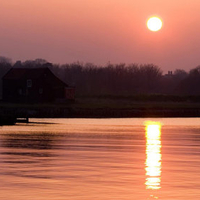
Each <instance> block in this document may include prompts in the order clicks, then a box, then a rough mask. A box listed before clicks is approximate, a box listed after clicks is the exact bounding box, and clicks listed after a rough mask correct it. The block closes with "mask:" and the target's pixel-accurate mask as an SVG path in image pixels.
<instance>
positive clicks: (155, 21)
mask: <svg viewBox="0 0 200 200" xmlns="http://www.w3.org/2000/svg"><path fill="white" fill-rule="evenodd" d="M162 24H163V23H162V20H161V19H160V18H159V17H155V16H154V17H150V18H149V19H148V20H147V27H148V29H149V30H150V31H154V32H156V31H159V30H160V29H161V28H162Z"/></svg>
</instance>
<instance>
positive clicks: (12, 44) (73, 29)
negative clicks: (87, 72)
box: [0, 0, 200, 71]
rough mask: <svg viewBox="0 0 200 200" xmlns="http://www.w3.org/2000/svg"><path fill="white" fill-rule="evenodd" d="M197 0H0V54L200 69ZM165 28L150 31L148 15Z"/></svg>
mask: <svg viewBox="0 0 200 200" xmlns="http://www.w3.org/2000/svg"><path fill="white" fill-rule="evenodd" d="M199 8H200V1H199V0H181V1H180V0H167V1H160V0H138V1H136V0H135V1H134V0H0V24H1V27H0V56H5V57H9V58H11V59H12V60H13V62H15V61H16V60H22V61H25V60H28V59H36V58H43V59H46V60H48V61H49V62H53V63H60V64H64V63H71V62H76V61H80V62H91V63H94V64H97V65H106V64H107V63H108V62H111V63H127V64H129V63H141V64H143V63H153V64H155V65H158V66H159V67H160V68H161V69H162V70H163V71H167V70H175V69H177V68H179V69H185V70H189V69H192V68H194V67H196V66H197V65H200V12H199V11H200V10H199ZM153 15H157V16H159V17H160V18H161V19H162V21H163V28H162V29H161V30H160V31H158V32H151V31H149V30H148V29H147V27H146V21H147V19H148V18H149V17H151V16H153Z"/></svg>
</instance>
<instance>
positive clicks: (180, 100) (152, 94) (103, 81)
mask: <svg viewBox="0 0 200 200" xmlns="http://www.w3.org/2000/svg"><path fill="white" fill-rule="evenodd" d="M44 66H45V67H49V68H50V70H52V71H53V72H54V73H55V74H56V75H57V76H58V77H59V78H60V79H61V80H63V81H64V82H66V83H67V84H69V85H71V86H74V87H75V88H76V98H75V102H66V103H62V104H61V103H49V104H31V105H29V104H23V105H21V104H9V103H5V102H1V103H0V108H1V113H3V114H9V112H13V114H12V113H11V114H12V115H18V116H22V117H24V116H25V115H29V116H30V117H154V116H156V117H162V116H163V117H173V116H174V117H181V116H185V117H186V116H200V87H199V85H200V66H198V67H195V68H193V69H191V70H190V71H189V72H186V71H184V70H182V69H176V70H174V72H171V71H169V72H168V73H167V74H164V73H163V72H162V70H161V69H160V68H159V67H158V66H155V65H153V64H145V65H139V64H130V65H126V64H111V63H108V64H107V65H106V66H97V65H94V64H89V63H87V64H83V63H79V62H77V63H72V64H64V65H58V64H52V63H48V62H47V61H45V60H43V59H36V60H34V61H25V62H21V61H17V62H16V63H12V62H11V60H9V59H7V58H4V57H0V77H3V75H4V74H5V73H6V72H7V71H8V70H9V69H10V68H11V67H18V68H21V67H30V68H38V67H44ZM0 88H1V85H0ZM1 113H0V114H1ZM3 114H1V115H3Z"/></svg>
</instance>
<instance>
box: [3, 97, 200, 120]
mask: <svg viewBox="0 0 200 200" xmlns="http://www.w3.org/2000/svg"><path fill="white" fill-rule="evenodd" d="M4 115H12V116H16V117H42V118H43V117H45V118H46V117H84V118H86V117H200V100H199V97H198V96H195V97H192V96H185V97H180V96H164V95H160V96H159V95H146V96H145V95H137V96H93V97H91V96H87V97H86V96H84V97H83V96H82V97H77V98H76V101H75V102H71V103H69V102H68V103H62V104H58V103H49V104H13V103H5V102H1V103H0V116H4Z"/></svg>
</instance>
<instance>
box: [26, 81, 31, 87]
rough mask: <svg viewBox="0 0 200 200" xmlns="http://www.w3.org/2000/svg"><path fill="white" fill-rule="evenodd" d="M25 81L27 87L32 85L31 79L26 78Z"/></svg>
mask: <svg viewBox="0 0 200 200" xmlns="http://www.w3.org/2000/svg"><path fill="white" fill-rule="evenodd" d="M26 83H27V87H29V88H30V87H32V80H31V79H28V80H27V81H26Z"/></svg>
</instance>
